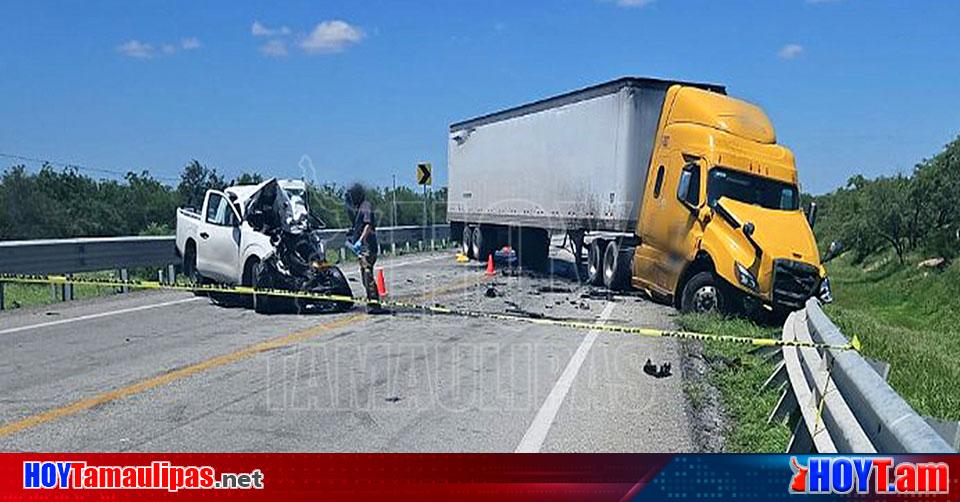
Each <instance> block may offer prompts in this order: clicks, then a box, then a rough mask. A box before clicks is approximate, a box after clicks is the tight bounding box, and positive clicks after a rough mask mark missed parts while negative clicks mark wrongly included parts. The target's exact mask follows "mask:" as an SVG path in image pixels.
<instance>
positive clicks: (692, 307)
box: [680, 272, 727, 314]
mask: <svg viewBox="0 0 960 502" xmlns="http://www.w3.org/2000/svg"><path fill="white" fill-rule="evenodd" d="M726 303H727V299H726V295H725V292H724V290H723V285H722V284H720V283H719V282H718V281H717V279H716V277H715V276H714V275H713V273H712V272H700V273H698V274H697V275H694V276H693V277H691V278H690V280H689V281H687V284H686V285H685V286H684V287H683V296H682V297H681V298H680V311H681V312H683V313H687V314H689V313H697V314H709V313H719V312H725V308H726Z"/></svg>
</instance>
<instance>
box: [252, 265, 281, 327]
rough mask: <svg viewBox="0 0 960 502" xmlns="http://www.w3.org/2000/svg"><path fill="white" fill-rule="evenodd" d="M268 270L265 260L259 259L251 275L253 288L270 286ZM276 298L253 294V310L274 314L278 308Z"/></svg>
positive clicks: (259, 312)
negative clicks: (267, 278)
mask: <svg viewBox="0 0 960 502" xmlns="http://www.w3.org/2000/svg"><path fill="white" fill-rule="evenodd" d="M266 277H267V270H266V267H265V266H264V264H263V262H260V261H258V262H257V263H256V265H254V266H253V275H252V277H251V284H250V285H251V286H252V287H253V288H270V287H272V286H271V284H270V283H269V281H267V280H266ZM275 304H276V298H275V297H272V296H269V295H258V294H254V295H253V310H254V312H256V313H258V314H272V313H274V311H275V310H276V305H275Z"/></svg>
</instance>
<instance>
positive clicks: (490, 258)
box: [487, 253, 496, 275]
mask: <svg viewBox="0 0 960 502" xmlns="http://www.w3.org/2000/svg"><path fill="white" fill-rule="evenodd" d="M494 274H496V272H494V270H493V253H490V254H488V255H487V275H494Z"/></svg>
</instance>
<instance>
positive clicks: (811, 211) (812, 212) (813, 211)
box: [807, 202, 817, 228]
mask: <svg viewBox="0 0 960 502" xmlns="http://www.w3.org/2000/svg"><path fill="white" fill-rule="evenodd" d="M807 223H809V224H810V228H813V226H814V225H815V224H816V223H817V203H816V202H811V203H810V205H809V206H807Z"/></svg>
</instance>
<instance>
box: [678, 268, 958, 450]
mask: <svg viewBox="0 0 960 502" xmlns="http://www.w3.org/2000/svg"><path fill="white" fill-rule="evenodd" d="M918 261H919V258H917V257H914V259H912V260H908V262H907V263H906V264H904V265H901V264H899V262H898V261H897V260H896V258H895V257H893V256H892V255H891V254H884V255H881V256H878V257H874V258H870V259H868V260H867V261H866V262H865V263H863V264H853V263H851V262H850V258H849V256H846V255H845V256H843V257H841V258H838V259H837V260H835V261H834V262H831V263H830V264H828V269H829V270H830V277H831V279H830V280H831V283H832V285H833V291H834V297H835V299H836V302H835V303H834V304H832V305H829V306H827V308H826V312H827V314H828V315H829V316H830V318H831V319H832V320H833V322H834V323H836V324H837V325H838V326H839V327H840V329H841V331H842V332H843V333H844V334H847V335H848V336H849V335H852V334H853V333H856V334H857V335H858V336H859V337H860V340H861V342H862V343H863V353H864V355H866V356H868V357H872V358H875V359H879V360H881V361H886V362H888V363H890V365H891V371H890V377H889V382H890V385H891V386H893V388H894V389H896V390H897V392H899V393H900V395H901V396H903V397H904V399H906V400H907V402H908V403H910V405H911V406H913V407H914V409H916V410H917V412H919V413H920V414H922V415H931V416H935V417H938V418H944V419H950V420H960V386H958V385H957V382H960V365H957V364H956V361H957V360H958V359H960V263H957V262H955V263H953V264H951V265H950V266H948V267H946V268H945V269H943V270H933V269H927V268H922V269H920V268H917V262H918ZM679 321H680V323H681V325H682V326H683V327H684V328H685V329H690V330H698V331H705V332H710V333H719V334H732V335H739V336H778V335H779V333H778V330H777V329H776V328H769V327H759V326H757V325H755V324H753V323H750V322H748V321H744V320H737V319H723V318H719V317H701V316H681V317H680V319H679ZM747 350H748V347H745V346H732V345H723V344H718V343H707V344H706V345H705V346H704V355H705V358H706V359H707V360H708V361H712V364H711V368H712V370H711V371H710V373H709V374H708V377H707V379H708V382H709V383H710V384H712V385H713V386H714V387H716V388H717V389H718V390H720V393H721V394H722V396H723V404H724V407H725V409H726V415H727V418H728V419H729V420H730V421H731V423H732V425H731V426H730V428H729V430H728V431H727V434H726V436H727V449H728V450H729V451H783V449H784V448H785V447H786V443H787V440H788V438H789V431H788V430H787V429H786V427H784V426H783V425H780V424H767V423H766V417H767V415H768V414H769V412H770V410H771V409H773V406H774V404H775V403H776V400H777V397H778V395H777V393H776V392H774V391H767V392H759V388H760V385H761V384H762V383H763V381H764V380H765V379H766V378H767V377H768V376H769V375H770V373H771V372H772V371H773V365H772V364H771V363H768V362H765V361H763V359H762V358H760V357H758V356H754V355H751V354H748V353H747ZM691 393H692V394H694V395H695V394H697V390H696V389H692V392H691V391H690V390H688V395H690V394H691Z"/></svg>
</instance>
